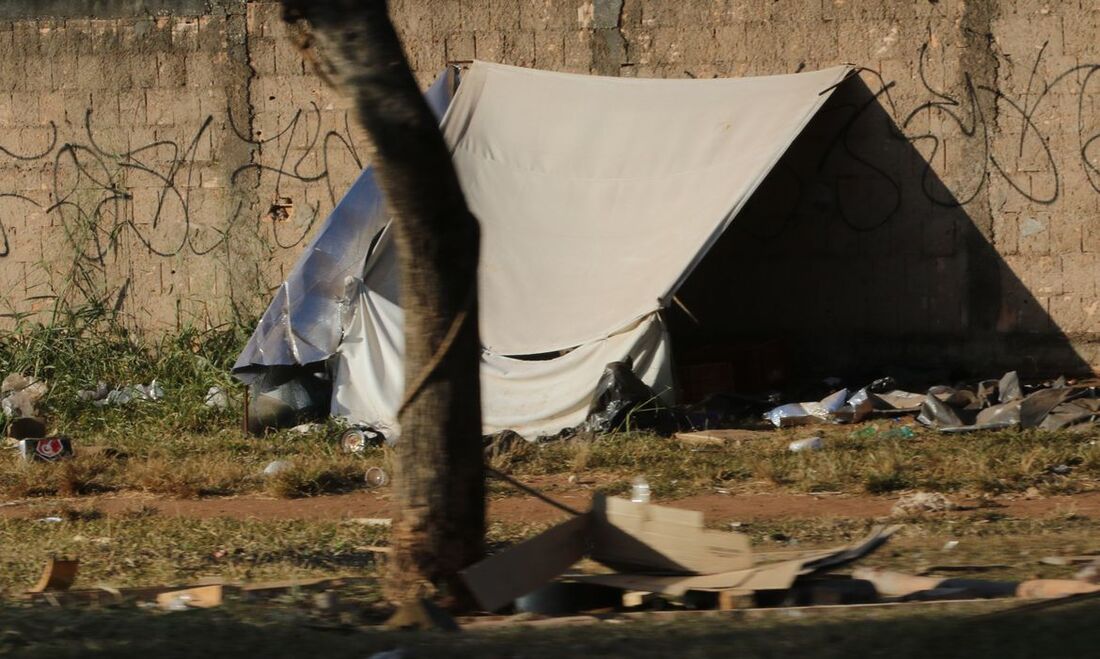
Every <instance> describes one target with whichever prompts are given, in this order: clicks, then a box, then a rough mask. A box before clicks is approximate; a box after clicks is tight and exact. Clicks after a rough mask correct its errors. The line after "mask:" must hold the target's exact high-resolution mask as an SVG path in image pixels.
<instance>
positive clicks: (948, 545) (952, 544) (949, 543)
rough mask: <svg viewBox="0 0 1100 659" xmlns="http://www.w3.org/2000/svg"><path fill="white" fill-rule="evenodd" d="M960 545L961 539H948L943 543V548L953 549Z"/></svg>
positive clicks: (945, 549)
mask: <svg viewBox="0 0 1100 659" xmlns="http://www.w3.org/2000/svg"><path fill="white" fill-rule="evenodd" d="M958 546H959V541H958V540H948V541H947V542H945V543H943V550H944V551H951V550H952V549H954V548H955V547H958Z"/></svg>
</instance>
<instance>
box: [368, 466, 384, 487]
mask: <svg viewBox="0 0 1100 659" xmlns="http://www.w3.org/2000/svg"><path fill="white" fill-rule="evenodd" d="M363 480H364V481H365V482H366V484H367V487H383V486H385V485H388V484H389V482H390V476H389V474H387V473H386V470H385V469H383V468H381V467H371V468H369V469H367V473H366V474H365V475H364V476H363Z"/></svg>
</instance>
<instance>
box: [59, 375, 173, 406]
mask: <svg viewBox="0 0 1100 659" xmlns="http://www.w3.org/2000/svg"><path fill="white" fill-rule="evenodd" d="M100 384H102V383H100ZM101 391H102V389H100V388H99V387H97V388H96V389H95V391H87V390H86V391H81V392H78V393H77V395H78V396H80V398H81V399H84V400H90V401H91V403H92V405H96V406H98V407H106V406H108V405H128V404H129V403H132V402H134V401H145V402H155V401H158V400H160V399H161V398H164V389H163V388H162V387H161V386H160V384H158V383H157V381H156V380H153V381H152V382H150V383H149V384H127V385H122V386H119V387H115V388H114V389H111V390H110V391H106V392H104V393H103V395H102V396H100V395H99V394H100V393H101Z"/></svg>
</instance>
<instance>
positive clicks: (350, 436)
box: [340, 426, 386, 453]
mask: <svg viewBox="0 0 1100 659" xmlns="http://www.w3.org/2000/svg"><path fill="white" fill-rule="evenodd" d="M385 442H386V436H385V435H383V434H382V433H381V432H379V431H377V430H375V429H373V428H370V427H367V426H356V427H354V428H348V429H347V430H345V431H344V432H343V433H341V435H340V449H341V450H342V451H343V452H344V453H364V452H365V451H366V450H367V447H368V446H382V444H384V443H385Z"/></svg>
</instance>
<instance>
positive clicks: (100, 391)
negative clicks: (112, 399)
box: [76, 380, 111, 403]
mask: <svg viewBox="0 0 1100 659" xmlns="http://www.w3.org/2000/svg"><path fill="white" fill-rule="evenodd" d="M110 391H111V388H110V387H109V386H107V383H106V382H104V381H102V380H100V381H99V382H97V383H96V385H95V389H81V390H80V391H78V392H76V397H77V398H79V399H80V400H82V401H84V402H85V403H90V402H92V401H94V400H102V399H104V398H106V397H107V394H108V393H109V392H110Z"/></svg>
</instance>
